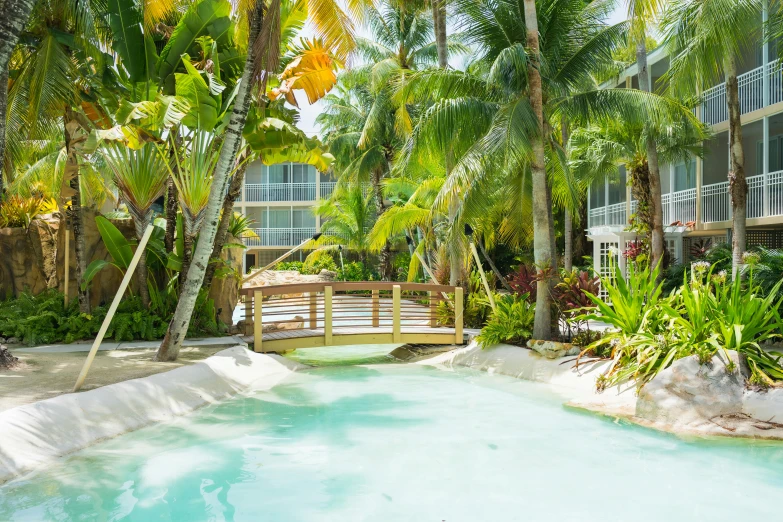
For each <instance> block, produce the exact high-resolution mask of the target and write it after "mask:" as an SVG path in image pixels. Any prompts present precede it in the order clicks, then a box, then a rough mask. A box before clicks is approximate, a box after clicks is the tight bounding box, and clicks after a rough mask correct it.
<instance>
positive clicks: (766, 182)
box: [761, 45, 769, 216]
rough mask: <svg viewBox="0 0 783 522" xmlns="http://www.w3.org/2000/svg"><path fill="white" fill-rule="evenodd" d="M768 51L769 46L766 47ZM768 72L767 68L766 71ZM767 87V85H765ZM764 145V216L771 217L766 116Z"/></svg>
mask: <svg viewBox="0 0 783 522" xmlns="http://www.w3.org/2000/svg"><path fill="white" fill-rule="evenodd" d="M764 48H765V49H766V48H767V46H766V45H765V46H764ZM764 70H765V71H766V68H765V69H764ZM764 85H766V83H765V84H764ZM762 136H763V137H762V139H763V140H764V144H763V146H762V147H761V153H762V154H763V155H764V157H763V158H762V160H761V162H762V163H761V164H762V165H763V177H762V178H761V179H762V181H763V183H764V185H763V191H762V212H763V213H762V216H769V116H764V132H763V134H762Z"/></svg>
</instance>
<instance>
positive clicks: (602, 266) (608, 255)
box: [598, 241, 619, 299]
mask: <svg viewBox="0 0 783 522" xmlns="http://www.w3.org/2000/svg"><path fill="white" fill-rule="evenodd" d="M618 247H619V243H618V242H616V241H610V242H606V243H603V242H602V243H600V244H599V247H598V256H599V267H598V268H599V274H600V275H601V277H603V278H607V279H612V275H613V274H614V268H615V266H616V265H617V261H618V259H617V256H618V254H619V248H618ZM599 297H601V298H602V299H606V297H607V293H606V289H605V288H603V286H602V287H601V291H600V292H599Z"/></svg>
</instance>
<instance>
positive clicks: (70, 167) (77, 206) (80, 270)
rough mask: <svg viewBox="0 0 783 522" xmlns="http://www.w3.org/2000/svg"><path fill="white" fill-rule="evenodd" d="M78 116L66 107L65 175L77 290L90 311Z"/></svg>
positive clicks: (83, 307) (81, 306)
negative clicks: (76, 127)
mask: <svg viewBox="0 0 783 522" xmlns="http://www.w3.org/2000/svg"><path fill="white" fill-rule="evenodd" d="M75 121H76V117H75V115H74V113H73V110H72V109H71V108H70V107H66V108H65V114H64V116H63V128H64V131H65V132H64V135H65V154H66V157H65V174H64V175H65V176H68V177H70V178H71V179H70V182H69V187H70V188H71V191H72V194H71V209H70V212H71V228H72V229H73V239H74V250H75V253H76V292H77V296H78V299H79V311H80V312H82V313H83V314H88V313H90V296H89V294H88V293H87V289H84V290H82V280H83V278H84V274H85V273H86V272H87V261H88V260H87V244H86V242H85V238H84V213H83V212H82V194H81V189H80V187H79V159H78V157H77V156H76V150H75V148H74V147H73V146H72V144H71V141H72V138H73V136H72V135H71V133H72V131H73V124H74V123H75Z"/></svg>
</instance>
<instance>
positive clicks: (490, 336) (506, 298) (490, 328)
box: [476, 294, 536, 348]
mask: <svg viewBox="0 0 783 522" xmlns="http://www.w3.org/2000/svg"><path fill="white" fill-rule="evenodd" d="M495 304H496V306H497V309H496V310H495V312H493V313H492V314H491V315H490V317H489V321H487V324H486V326H484V328H482V329H481V333H480V334H479V335H478V337H476V341H477V342H478V344H479V346H481V347H482V348H486V347H488V346H492V345H495V344H500V343H510V344H518V345H521V344H523V343H524V342H525V341H526V340H527V339H529V338H530V336H531V335H532V334H533V320H534V319H535V314H536V311H535V309H536V305H535V303H530V302H528V300H527V296H526V295H524V294H523V295H521V296H517V295H499V296H497V298H496V299H495Z"/></svg>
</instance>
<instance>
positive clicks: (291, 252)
mask: <svg viewBox="0 0 783 522" xmlns="http://www.w3.org/2000/svg"><path fill="white" fill-rule="evenodd" d="M319 237H321V233H320V232H318V233H317V234H315V235H314V236H313V237H311V238H309V239H305V240H304V241H302V242H301V243H300V244H298V245H296V246H295V247H294V248H292V249H291V250H289V251H288V252H286V253H285V254H283V255H282V256H280V257H278V258H277V259H275V260H274V261H272V262H271V263H269V264H268V265H266V266H265V267H262V268H259V269H258V270H256V271H255V272H253V273H251V274H248V275H246V276H245V277H244V278H243V279H242V283H246V282H247V281H249V280H251V279H252V278H254V277H255V276H257V275H258V274H260V273H261V272H266V271H267V270H269V269H270V268H272V267H273V266H275V265H276V264H277V263H279V262H280V261H282V260H283V259H285V258H287V257H288V256H290V255H291V254H293V253H294V252H296V251H298V250H301V249H302V248H303V247H304V246H305V245H306V244H307V243H309V242H310V241H317V240H318V238H319Z"/></svg>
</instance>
